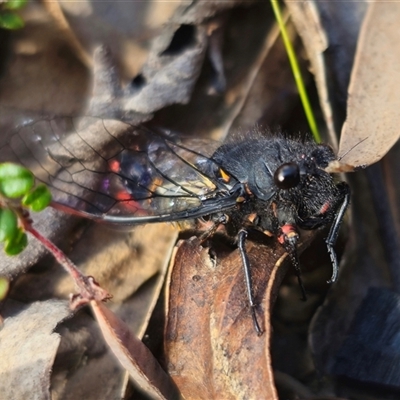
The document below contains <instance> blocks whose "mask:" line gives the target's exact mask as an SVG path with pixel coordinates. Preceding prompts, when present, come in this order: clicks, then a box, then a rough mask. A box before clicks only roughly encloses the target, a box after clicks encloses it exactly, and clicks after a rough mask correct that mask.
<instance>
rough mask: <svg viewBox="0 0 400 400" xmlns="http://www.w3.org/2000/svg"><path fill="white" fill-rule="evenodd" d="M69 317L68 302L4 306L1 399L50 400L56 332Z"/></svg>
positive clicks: (11, 303) (0, 357)
mask: <svg viewBox="0 0 400 400" xmlns="http://www.w3.org/2000/svg"><path fill="white" fill-rule="evenodd" d="M69 314H70V310H69V307H68V302H66V301H59V300H48V301H44V302H36V303H32V304H30V305H29V306H26V305H25V304H21V303H16V302H12V301H7V302H6V303H5V306H4V308H3V310H2V316H3V317H4V318H5V320H4V325H3V327H2V329H1V331H0V341H1V347H0V360H1V361H0V375H1V379H0V393H1V397H2V398H4V399H28V398H30V399H32V398H37V399H50V393H49V390H50V373H51V369H52V367H53V362H54V358H55V356H56V352H57V349H58V345H59V343H60V335H58V334H56V333H54V329H55V327H56V325H57V324H58V323H59V322H61V321H62V320H63V319H65V318H66V317H67V316H68V315H69Z"/></svg>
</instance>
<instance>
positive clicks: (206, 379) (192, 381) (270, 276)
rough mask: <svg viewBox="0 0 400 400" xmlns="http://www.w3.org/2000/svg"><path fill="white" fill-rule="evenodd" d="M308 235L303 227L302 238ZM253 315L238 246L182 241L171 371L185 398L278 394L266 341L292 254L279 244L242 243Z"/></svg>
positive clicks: (172, 289)
mask: <svg viewBox="0 0 400 400" xmlns="http://www.w3.org/2000/svg"><path fill="white" fill-rule="evenodd" d="M306 238H309V236H307V235H305V239H306ZM247 249H248V256H249V260H250V265H251V273H252V282H253V285H254V293H255V300H256V302H257V303H258V304H260V306H259V307H258V308H257V315H258V321H259V323H260V324H261V327H262V328H263V329H264V333H263V335H262V336H257V334H256V331H255V329H254V326H253V322H252V318H251V314H250V310H249V306H248V299H247V295H246V289H245V284H244V276H243V267H242V261H241V258H240V254H239V252H238V251H237V250H236V251H234V252H232V251H231V250H229V249H226V248H225V249H223V248H221V244H219V246H216V247H213V249H212V250H211V251H212V252H214V250H215V252H216V254H217V260H216V262H214V261H213V259H212V258H211V257H210V249H207V248H203V247H202V246H201V245H200V240H199V239H197V238H196V239H191V240H188V241H184V242H181V243H180V245H179V247H178V249H177V252H176V254H175V259H174V260H173V261H172V265H173V270H172V272H171V277H170V283H169V286H168V288H169V293H168V298H169V309H168V314H167V328H166V339H165V341H166V342H165V347H166V357H167V362H168V371H169V373H170V374H171V376H172V377H173V379H174V381H175V382H176V384H177V386H178V387H179V389H180V391H181V393H182V395H183V396H184V397H185V398H187V399H194V398H196V399H200V398H201V399H210V398H224V399H236V398H268V399H276V398H277V394H276V390H275V386H274V380H273V373H272V367H271V357H270V354H269V345H270V338H271V329H270V322H269V319H270V312H271V307H272V304H273V302H274V300H275V297H276V294H277V290H278V288H279V285H280V282H281V281H282V279H283V277H284V275H285V273H286V271H287V268H288V267H289V265H290V262H287V261H288V260H287V258H286V257H285V253H284V250H283V248H281V247H280V246H277V247H276V246H264V245H260V244H256V243H254V242H250V241H249V242H248V244H247Z"/></svg>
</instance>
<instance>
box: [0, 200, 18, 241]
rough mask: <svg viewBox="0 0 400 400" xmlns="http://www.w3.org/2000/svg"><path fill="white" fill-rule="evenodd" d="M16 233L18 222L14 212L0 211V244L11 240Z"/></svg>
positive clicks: (5, 209)
mask: <svg viewBox="0 0 400 400" xmlns="http://www.w3.org/2000/svg"><path fill="white" fill-rule="evenodd" d="M17 233H18V220H17V216H16V215H15V213H14V211H11V210H10V209H8V208H3V209H0V242H4V241H6V240H11V239H12V238H13V237H14V236H16V235H17Z"/></svg>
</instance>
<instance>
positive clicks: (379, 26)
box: [339, 2, 400, 168]
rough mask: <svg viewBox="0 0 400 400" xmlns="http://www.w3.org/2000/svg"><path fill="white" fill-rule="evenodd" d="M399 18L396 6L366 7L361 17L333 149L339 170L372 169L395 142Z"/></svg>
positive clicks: (399, 80)
mask: <svg viewBox="0 0 400 400" xmlns="http://www.w3.org/2000/svg"><path fill="white" fill-rule="evenodd" d="M399 18H400V7H399V6H398V4H395V3H387V2H375V3H372V4H371V5H370V8H369V10H368V13H367V15H366V17H365V20H364V24H363V26H362V29H361V32H360V39H359V42H358V46H357V54H356V57H355V60H354V67H353V71H352V76H351V81H350V86H349V99H348V108H347V119H346V122H345V125H344V126H343V131H342V136H341V141H340V148H339V158H340V162H341V163H342V164H344V165H349V166H352V167H354V168H357V167H364V166H368V165H370V164H373V163H375V162H377V161H379V160H380V159H381V158H382V157H383V156H384V155H385V154H386V153H387V152H388V151H389V149H390V148H391V147H392V146H393V145H394V143H396V141H397V140H398V138H399V137H400V133H399V124H400V117H399V113H398V110H399V108H400V96H399V93H398V90H397V88H398V87H399V85H400V71H399V69H398V68H397V63H398V60H399V57H400V42H399V40H398V20H399Z"/></svg>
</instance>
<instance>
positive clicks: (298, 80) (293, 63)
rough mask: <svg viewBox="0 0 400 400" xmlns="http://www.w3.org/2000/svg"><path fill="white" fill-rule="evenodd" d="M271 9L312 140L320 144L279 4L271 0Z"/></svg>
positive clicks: (275, 0)
mask: <svg viewBox="0 0 400 400" xmlns="http://www.w3.org/2000/svg"><path fill="white" fill-rule="evenodd" d="M271 5H272V9H273V10H274V14H275V18H276V21H277V23H278V26H279V29H280V31H281V35H282V39H283V43H284V45H285V48H286V52H287V55H288V57H289V62H290V66H291V67H292V71H293V75H294V79H295V81H296V85H297V89H298V91H299V95H300V99H301V102H302V104H303V108H304V112H305V114H306V118H307V121H308V125H309V126H310V129H311V132H312V134H313V136H314V139H315V141H316V142H317V143H319V142H321V136H320V134H319V132H318V128H317V124H316V122H315V118H314V114H313V112H312V109H311V105H310V102H309V100H308V96H307V92H306V89H305V87H304V82H303V79H302V76H301V72H300V68H299V63H298V62H297V58H296V54H295V52H294V50H293V46H292V43H291V42H290V39H289V35H288V32H287V30H286V26H285V24H284V22H283V19H282V14H281V10H280V8H279V4H278V1H277V0H271Z"/></svg>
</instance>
